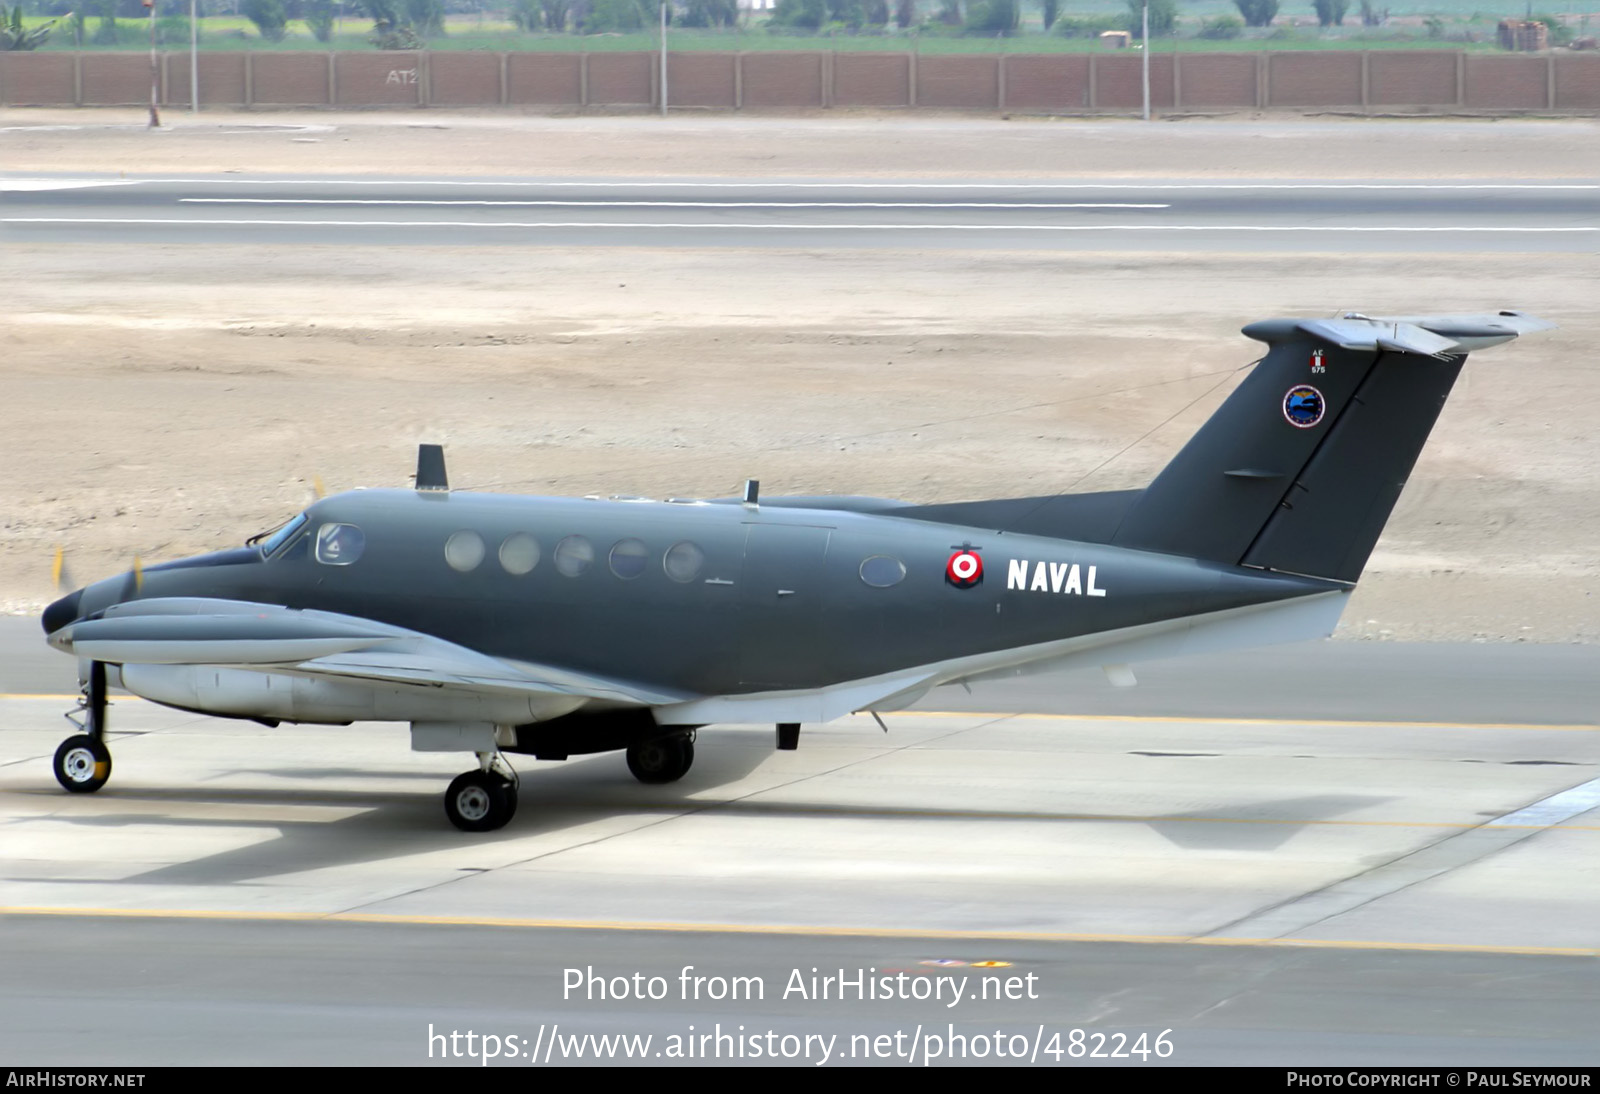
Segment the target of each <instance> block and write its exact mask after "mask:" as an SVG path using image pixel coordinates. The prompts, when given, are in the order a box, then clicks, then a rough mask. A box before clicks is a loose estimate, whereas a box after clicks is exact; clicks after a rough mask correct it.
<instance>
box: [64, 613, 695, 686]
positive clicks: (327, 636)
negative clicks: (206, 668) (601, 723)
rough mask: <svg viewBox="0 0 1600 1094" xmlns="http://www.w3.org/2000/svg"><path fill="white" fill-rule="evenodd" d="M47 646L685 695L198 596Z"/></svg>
mask: <svg viewBox="0 0 1600 1094" xmlns="http://www.w3.org/2000/svg"><path fill="white" fill-rule="evenodd" d="M50 642H51V644H52V645H54V646H56V647H57V648H59V649H62V650H65V651H67V652H70V653H74V654H76V655H77V656H79V657H83V658H88V659H90V660H94V661H105V662H109V663H112V664H122V665H128V664H134V665H214V666H224V667H230V668H244V669H260V670H263V671H265V670H269V669H270V670H271V671H273V672H289V673H296V674H304V675H311V676H337V677H342V678H346V679H358V680H360V679H365V680H372V681H382V682H384V683H404V684H430V685H433V686H435V687H444V688H453V689H459V690H464V691H476V692H491V693H496V694H508V693H510V694H539V695H565V696H579V697H583V698H587V699H599V700H605V701H608V702H614V703H622V704H629V705H639V706H656V705H660V704H663V703H674V702H682V701H684V700H685V699H688V698H691V697H692V696H691V695H690V694H689V693H685V692H678V691H670V690H662V689H659V688H650V687H644V686H641V685H637V684H634V683H632V682H630V681H625V680H615V679H610V678H607V677H601V676H594V675H590V674H587V673H579V672H573V671H572V670H570V669H561V668H556V667H554V666H550V665H539V664H534V663H530V662H524V661H510V660H503V659H501V658H498V657H491V656H489V655H487V654H483V653H479V652H477V651H475V650H471V649H468V648H466V647H465V646H461V645H458V644H457V643H454V642H449V641H446V640H444V639H442V638H437V637H434V636H433V635H428V634H422V633H420V632H418V631H411V630H407V629H405V628H404V627H396V626H392V625H390V624H387V623H380V622H377V621H375V620H371V619H363V618H360V617H357V616H348V615H341V614H339V613H336V612H323V611H312V610H300V609H293V608H285V607H282V606H279V605H275V604H255V603H250V602H246V601H237V600H213V599H207V598H201V597H166V598H154V599H150V600H135V601H129V602H127V603H123V604H118V605H115V606H113V607H111V608H108V609H107V610H106V613H105V615H104V616H103V617H101V618H99V619H91V620H84V621H82V622H78V623H73V624H71V625H70V626H68V627H64V628H62V629H61V630H60V631H57V632H56V633H55V634H53V635H51V636H50Z"/></svg>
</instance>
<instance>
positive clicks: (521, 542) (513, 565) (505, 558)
mask: <svg viewBox="0 0 1600 1094" xmlns="http://www.w3.org/2000/svg"><path fill="white" fill-rule="evenodd" d="M500 565H501V567H502V568H503V569H504V570H505V572H506V573H508V574H515V575H516V576H518V577H521V576H522V575H523V574H525V573H528V572H529V571H531V570H532V569H533V568H534V567H535V566H537V565H539V541H538V540H536V539H534V538H533V537H532V536H530V535H529V534H528V533H527V532H513V533H512V534H511V535H509V536H507V537H506V538H505V542H504V543H502V544H500Z"/></svg>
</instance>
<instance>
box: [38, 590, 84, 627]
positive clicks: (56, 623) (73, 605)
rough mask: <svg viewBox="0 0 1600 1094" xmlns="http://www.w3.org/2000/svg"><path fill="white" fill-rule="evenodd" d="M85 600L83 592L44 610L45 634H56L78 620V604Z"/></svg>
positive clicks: (66, 597)
mask: <svg viewBox="0 0 1600 1094" xmlns="http://www.w3.org/2000/svg"><path fill="white" fill-rule="evenodd" d="M82 600H83V590H82V589H79V590H78V591H77V592H75V593H69V594H68V595H66V596H64V597H62V598H61V599H60V600H58V601H56V602H55V603H54V604H52V605H50V606H49V607H48V608H46V609H45V610H44V616H43V618H42V619H41V620H40V621H41V622H42V623H43V624H44V633H45V634H54V633H56V631H59V630H60V629H61V628H62V627H65V626H66V625H67V624H68V623H71V622H73V621H75V620H76V619H77V618H78V604H79V602H80V601H82Z"/></svg>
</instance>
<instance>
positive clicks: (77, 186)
mask: <svg viewBox="0 0 1600 1094" xmlns="http://www.w3.org/2000/svg"><path fill="white" fill-rule="evenodd" d="M132 185H133V180H132V179H7V178H0V193H5V192H7V191H13V192H18V193H21V192H37V191H42V190H83V189H87V188H89V187H92V186H132Z"/></svg>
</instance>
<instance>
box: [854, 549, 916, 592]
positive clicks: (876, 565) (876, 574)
mask: <svg viewBox="0 0 1600 1094" xmlns="http://www.w3.org/2000/svg"><path fill="white" fill-rule="evenodd" d="M905 579H906V564H905V563H904V562H901V561H900V560H899V559H898V558H890V557H889V556H888V555H873V556H872V557H871V558H869V559H867V560H866V561H865V562H863V563H862V564H861V580H862V581H865V582H866V583H867V584H868V585H871V586H872V587H873V588H874V589H887V588H889V586H891V585H898V584H900V582H902V581H904V580H905Z"/></svg>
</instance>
